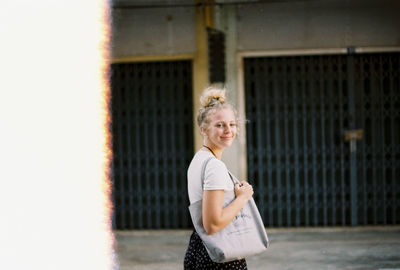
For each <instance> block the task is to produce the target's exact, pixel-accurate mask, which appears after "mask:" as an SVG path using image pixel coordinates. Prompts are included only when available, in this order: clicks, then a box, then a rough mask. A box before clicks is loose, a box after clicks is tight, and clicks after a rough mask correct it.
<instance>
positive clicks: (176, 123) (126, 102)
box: [111, 61, 193, 230]
mask: <svg viewBox="0 0 400 270" xmlns="http://www.w3.org/2000/svg"><path fill="white" fill-rule="evenodd" d="M111 74H112V76H111V88H112V133H113V134H112V135H113V155H114V160H113V174H114V175H113V178H114V181H113V184H114V187H113V198H114V208H115V209H114V210H115V211H114V212H115V217H114V227H115V228H117V229H122V230H125V229H141V228H146V229H150V228H182V227H188V226H189V224H190V218H189V216H188V210H187V206H188V199H187V187H186V185H187V184H186V183H187V181H186V170H187V167H188V165H189V162H190V160H191V158H192V156H193V124H192V123H193V118H192V64H191V61H171V62H169V61H168V62H149V63H124V64H113V65H112V66H111Z"/></svg>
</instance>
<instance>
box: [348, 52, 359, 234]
mask: <svg viewBox="0 0 400 270" xmlns="http://www.w3.org/2000/svg"><path fill="white" fill-rule="evenodd" d="M347 67H348V77H347V85H348V87H347V90H348V102H349V128H350V129H355V128H356V126H355V124H356V123H355V104H354V100H355V94H354V91H355V90H354V76H355V72H354V55H349V56H348V57H347ZM350 200H351V201H350V212H351V225H352V226H356V225H357V224H358V220H357V219H358V218H357V156H356V152H355V151H350Z"/></svg>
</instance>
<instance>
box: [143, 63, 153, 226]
mask: <svg viewBox="0 0 400 270" xmlns="http://www.w3.org/2000/svg"><path fill="white" fill-rule="evenodd" d="M150 65H151V64H150V63H146V64H145V65H144V70H143V71H144V72H143V73H144V74H143V77H144V78H145V82H144V83H143V86H144V89H145V91H148V92H149V96H151V91H154V90H153V88H152V84H151V77H150V78H149V77H148V76H149V75H150V73H151V67H150ZM143 105H145V106H144V108H146V110H145V113H144V119H143V120H144V145H145V147H144V150H145V151H144V159H145V167H144V170H145V171H144V174H145V176H146V177H145V181H146V192H145V196H146V212H145V213H146V226H147V228H151V227H152V226H153V223H152V217H153V212H154V208H153V200H152V199H153V196H152V195H153V194H152V182H153V181H152V180H153V179H152V175H153V168H152V166H151V163H150V159H151V152H150V148H149V145H150V143H151V141H150V138H151V124H152V122H151V120H152V119H151V116H150V115H151V106H152V104H151V99H150V100H146V99H145V101H144V102H143ZM146 105H147V106H146Z"/></svg>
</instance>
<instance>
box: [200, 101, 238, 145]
mask: <svg viewBox="0 0 400 270" xmlns="http://www.w3.org/2000/svg"><path fill="white" fill-rule="evenodd" d="M208 117H209V125H208V128H207V129H204V130H203V135H204V138H205V143H206V144H207V145H208V146H210V147H212V148H218V149H224V148H226V147H229V146H231V145H232V142H233V140H234V139H235V137H236V132H237V123H236V118H235V114H234V112H233V111H232V110H231V109H230V108H223V109H220V110H217V111H216V112H214V113H212V114H210V115H209V116H208Z"/></svg>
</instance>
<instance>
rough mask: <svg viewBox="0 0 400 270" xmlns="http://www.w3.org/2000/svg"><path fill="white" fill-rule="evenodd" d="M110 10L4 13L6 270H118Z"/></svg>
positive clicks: (52, 8)
mask: <svg viewBox="0 0 400 270" xmlns="http://www.w3.org/2000/svg"><path fill="white" fill-rule="evenodd" d="M106 11H107V5H106V1H101V0H85V1H81V0H57V1H53V0H38V1H31V0H24V1H21V0H5V1H2V3H1V8H0V38H1V42H0V127H1V129H0V130H1V132H0V217H1V222H0V269H7V270H14V269H24V270H28V269H29V270H35V269H41V270H47V269H52V270H54V269H57V270H60V269H68V270H71V269H74V270H77V269H85V270H89V269H96V270H101V269H112V268H114V267H115V266H114V258H113V254H114V253H113V249H112V245H113V236H112V232H111V227H110V226H111V225H110V207H111V205H110V201H109V197H108V193H107V187H108V179H107V178H106V169H105V166H106V165H107V155H106V151H105V150H107V147H105V145H106V143H107V138H106V135H107V134H106V133H105V130H104V117H105V110H104V104H103V102H104V98H103V94H104V92H105V89H106V88H105V87H106V84H105V83H104V79H103V74H102V68H104V64H105V60H106V59H105V58H104V56H105V55H107V53H105V51H104V49H105V47H106V45H107V43H106V40H107V29H108V25H107V21H105V20H104V14H106Z"/></svg>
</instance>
